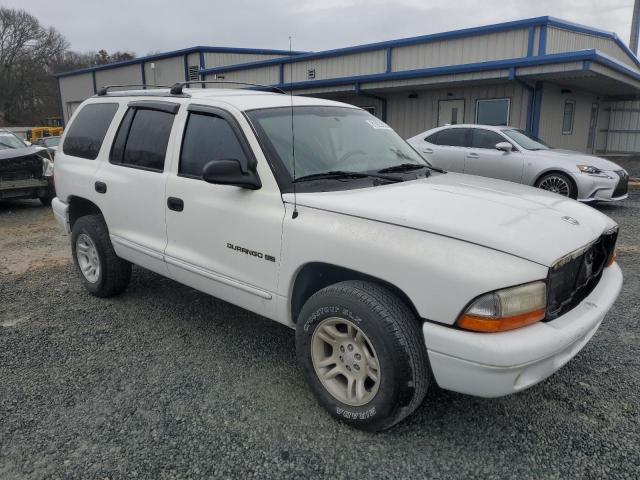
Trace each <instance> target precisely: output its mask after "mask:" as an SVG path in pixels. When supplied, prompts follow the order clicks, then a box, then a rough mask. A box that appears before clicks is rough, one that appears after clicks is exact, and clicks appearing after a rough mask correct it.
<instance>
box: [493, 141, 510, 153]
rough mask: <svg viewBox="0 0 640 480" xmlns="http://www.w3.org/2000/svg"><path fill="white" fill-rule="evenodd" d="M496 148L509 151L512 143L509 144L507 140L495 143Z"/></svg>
mask: <svg viewBox="0 0 640 480" xmlns="http://www.w3.org/2000/svg"><path fill="white" fill-rule="evenodd" d="M496 150H500V151H502V152H510V151H512V150H513V145H511V144H510V143H509V142H500V143H496Z"/></svg>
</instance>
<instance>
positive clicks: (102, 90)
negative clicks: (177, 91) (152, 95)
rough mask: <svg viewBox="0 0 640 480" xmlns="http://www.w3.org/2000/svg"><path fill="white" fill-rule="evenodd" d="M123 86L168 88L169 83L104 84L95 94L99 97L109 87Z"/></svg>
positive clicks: (102, 95) (106, 91) (107, 90)
mask: <svg viewBox="0 0 640 480" xmlns="http://www.w3.org/2000/svg"><path fill="white" fill-rule="evenodd" d="M124 87H143V88H147V87H151V88H170V87H169V85H152V84H149V83H132V84H129V85H105V86H103V87H101V88H100V90H98V91H97V92H96V94H97V95H98V96H99V97H104V96H105V95H106V94H107V93H108V92H109V89H110V88H124Z"/></svg>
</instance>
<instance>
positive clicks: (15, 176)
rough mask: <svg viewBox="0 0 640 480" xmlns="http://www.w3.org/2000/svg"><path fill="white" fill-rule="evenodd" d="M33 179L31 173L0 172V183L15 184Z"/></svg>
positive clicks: (33, 176)
mask: <svg viewBox="0 0 640 480" xmlns="http://www.w3.org/2000/svg"><path fill="white" fill-rule="evenodd" d="M32 178H35V175H34V174H33V172H30V171H22V172H0V182H15V181H16V180H31V179H32Z"/></svg>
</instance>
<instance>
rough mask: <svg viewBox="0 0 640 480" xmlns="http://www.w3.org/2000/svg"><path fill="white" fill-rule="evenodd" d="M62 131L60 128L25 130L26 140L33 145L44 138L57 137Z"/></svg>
mask: <svg viewBox="0 0 640 480" xmlns="http://www.w3.org/2000/svg"><path fill="white" fill-rule="evenodd" d="M63 131H64V128H62V127H33V128H31V129H29V130H27V140H29V142H31V143H34V142H35V141H36V140H40V139H41V138H44V137H59V136H60V135H62V132H63Z"/></svg>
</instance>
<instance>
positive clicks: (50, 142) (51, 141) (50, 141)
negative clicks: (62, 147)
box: [44, 137, 60, 147]
mask: <svg viewBox="0 0 640 480" xmlns="http://www.w3.org/2000/svg"><path fill="white" fill-rule="evenodd" d="M59 143H60V137H49V138H45V139H44V144H45V145H46V146H47V147H57V146H58V144H59Z"/></svg>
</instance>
